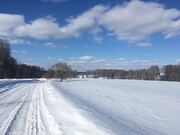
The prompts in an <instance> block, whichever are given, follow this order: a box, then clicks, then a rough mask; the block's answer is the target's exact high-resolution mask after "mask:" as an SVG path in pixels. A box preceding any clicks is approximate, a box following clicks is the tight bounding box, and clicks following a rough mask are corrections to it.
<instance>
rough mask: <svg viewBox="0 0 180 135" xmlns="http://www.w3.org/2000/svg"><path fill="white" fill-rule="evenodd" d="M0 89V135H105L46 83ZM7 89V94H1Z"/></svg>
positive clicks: (39, 82) (40, 82)
mask: <svg viewBox="0 0 180 135" xmlns="http://www.w3.org/2000/svg"><path fill="white" fill-rule="evenodd" d="M8 85H9V83H8V84H7V86H4V87H3V88H1V89H0V91H3V92H2V93H1V94H0V135H96V134H98V135H107V134H109V133H108V132H109V131H108V130H107V131H108V132H106V131H104V130H102V129H101V128H100V127H99V126H97V125H95V124H94V123H93V122H91V120H89V119H87V118H86V117H84V116H83V115H82V114H81V113H80V110H79V109H78V108H76V107H74V106H73V105H72V104H71V103H69V102H68V100H67V99H66V98H64V97H63V96H62V95H61V94H60V93H59V90H56V89H55V88H54V87H53V86H52V85H51V84H50V82H49V81H33V82H28V81H27V82H24V83H20V82H19V83H17V84H16V85H14V86H13V87H12V88H11V89H8V88H9V86H8ZM6 88H7V90H5V89H6Z"/></svg>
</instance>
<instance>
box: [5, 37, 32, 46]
mask: <svg viewBox="0 0 180 135" xmlns="http://www.w3.org/2000/svg"><path fill="white" fill-rule="evenodd" d="M8 41H9V43H10V44H12V45H30V44H31V42H30V41H28V40H24V39H18V38H17V39H9V40H8Z"/></svg>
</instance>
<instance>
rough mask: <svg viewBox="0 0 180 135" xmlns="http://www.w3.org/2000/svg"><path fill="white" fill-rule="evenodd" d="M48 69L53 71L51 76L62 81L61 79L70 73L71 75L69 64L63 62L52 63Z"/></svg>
mask: <svg viewBox="0 0 180 135" xmlns="http://www.w3.org/2000/svg"><path fill="white" fill-rule="evenodd" d="M50 71H51V72H52V71H54V75H53V77H57V78H60V79H61V82H62V81H63V79H65V78H67V77H71V75H72V68H71V66H70V65H68V64H66V63H63V62H60V63H57V64H55V65H53V66H52V67H51V68H50Z"/></svg>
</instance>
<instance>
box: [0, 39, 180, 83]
mask: <svg viewBox="0 0 180 135" xmlns="http://www.w3.org/2000/svg"><path fill="white" fill-rule="evenodd" d="M80 76H81V77H82V78H84V77H93V78H99V77H103V78H107V79H138V80H165V81H180V64H179V65H165V66H163V68H162V70H161V71H160V68H159V66H157V65H154V66H151V67H150V68H148V69H137V70H114V69H97V70H92V71H87V72H77V71H73V70H72V68H71V66H70V65H68V64H66V63H57V64H54V65H52V66H51V67H50V68H49V69H48V70H45V69H44V68H41V67H39V66H34V65H27V64H20V63H18V62H17V60H16V59H15V58H13V57H12V56H11V48H10V45H9V43H8V41H6V40H2V39H0V79H6V78H10V79H12V78H41V77H45V78H60V79H61V81H63V79H65V78H71V77H80Z"/></svg>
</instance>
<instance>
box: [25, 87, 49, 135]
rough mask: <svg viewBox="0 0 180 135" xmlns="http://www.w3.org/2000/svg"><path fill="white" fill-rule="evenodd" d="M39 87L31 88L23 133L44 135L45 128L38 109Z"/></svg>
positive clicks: (26, 134)
mask: <svg viewBox="0 0 180 135" xmlns="http://www.w3.org/2000/svg"><path fill="white" fill-rule="evenodd" d="M40 99H41V97H40V93H39V87H38V88H36V89H35V90H33V95H32V99H31V105H30V107H29V111H28V114H27V120H26V121H27V125H26V131H25V135H45V134H46V128H45V124H44V122H43V120H42V115H41V111H40Z"/></svg>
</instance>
